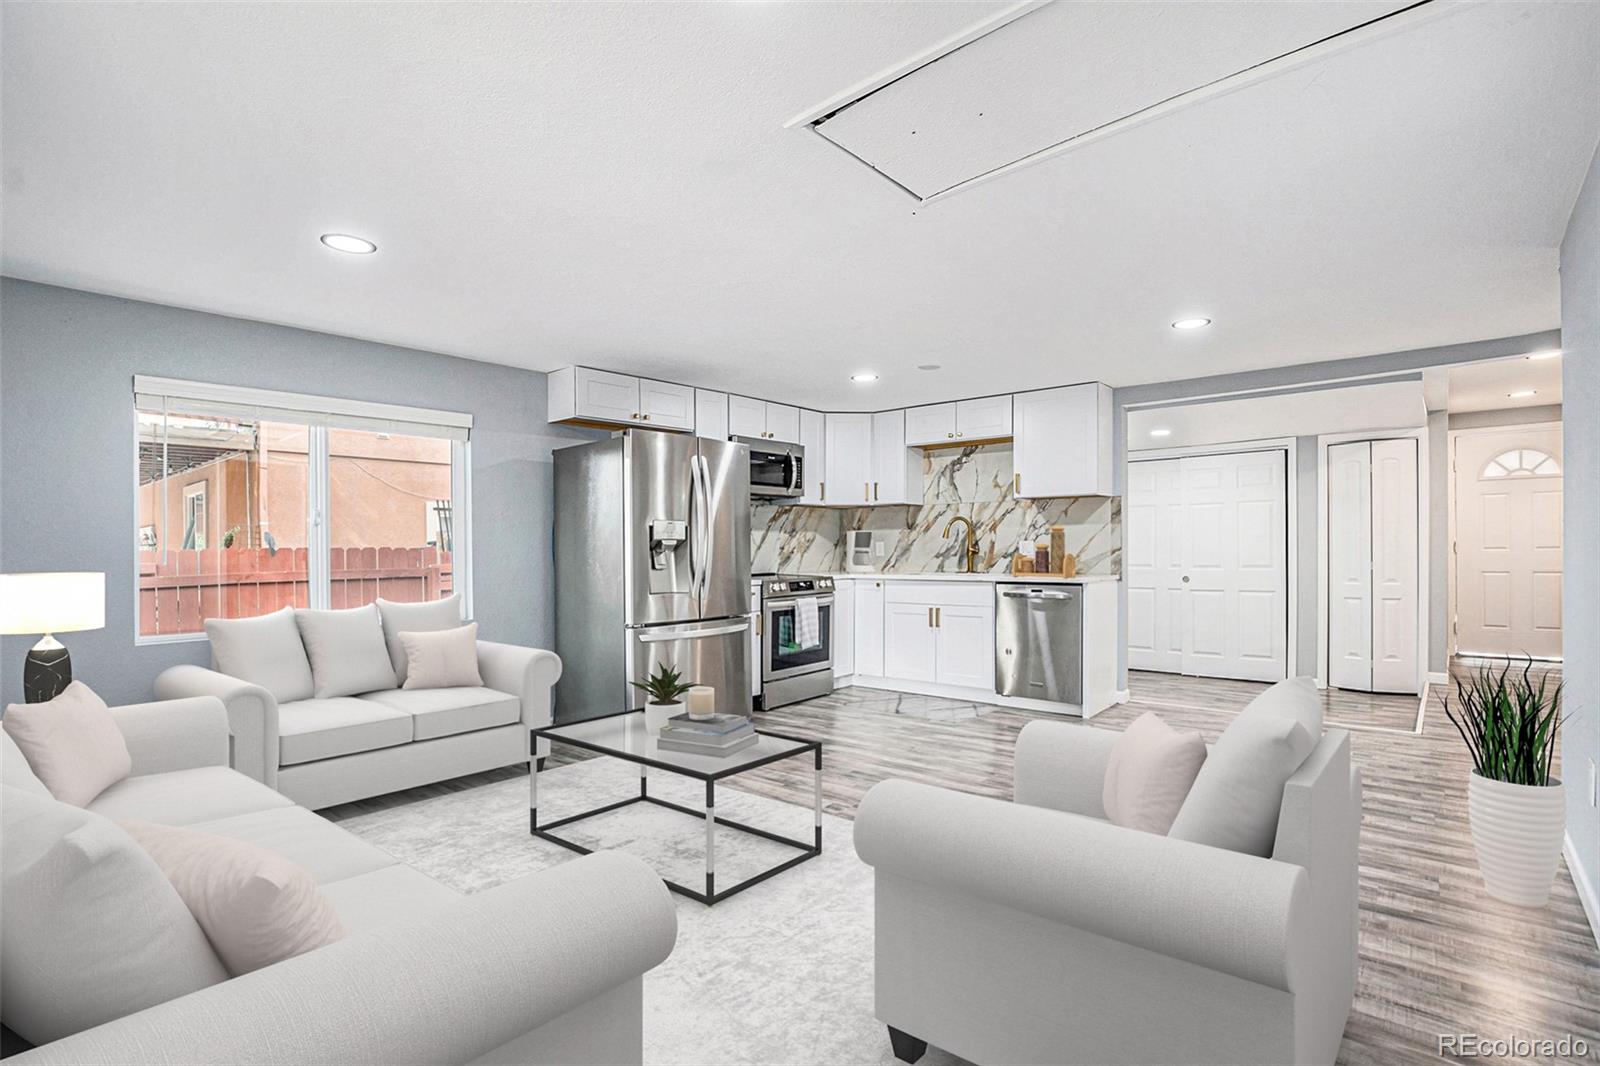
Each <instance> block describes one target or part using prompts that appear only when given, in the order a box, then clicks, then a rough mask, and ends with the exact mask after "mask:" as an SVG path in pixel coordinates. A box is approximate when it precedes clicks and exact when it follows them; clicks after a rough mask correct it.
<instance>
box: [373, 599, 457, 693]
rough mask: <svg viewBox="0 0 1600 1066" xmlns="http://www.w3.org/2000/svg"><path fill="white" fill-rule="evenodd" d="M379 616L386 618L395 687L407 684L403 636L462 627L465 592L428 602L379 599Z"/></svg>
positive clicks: (384, 621)
mask: <svg viewBox="0 0 1600 1066" xmlns="http://www.w3.org/2000/svg"><path fill="white" fill-rule="evenodd" d="M378 613H379V614H380V615H382V616H383V639H384V642H385V643H387V644H388V645H389V662H390V663H391V664H392V665H393V666H394V680H395V684H397V685H399V686H400V687H401V688H404V687H405V684H406V649H405V645H403V644H401V643H400V634H401V633H431V632H434V631H435V630H439V629H455V628H457V627H459V626H460V625H461V593H459V592H457V593H455V594H453V595H450V596H446V597H445V598H444V599H442V600H431V601H429V602H428V603H396V602H395V601H393V600H385V599H380V600H378Z"/></svg>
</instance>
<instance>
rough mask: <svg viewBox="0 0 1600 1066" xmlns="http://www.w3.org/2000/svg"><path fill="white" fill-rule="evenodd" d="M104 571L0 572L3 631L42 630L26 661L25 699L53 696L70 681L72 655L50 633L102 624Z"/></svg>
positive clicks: (34, 700) (0, 625)
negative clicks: (41, 634) (57, 572)
mask: <svg viewBox="0 0 1600 1066" xmlns="http://www.w3.org/2000/svg"><path fill="white" fill-rule="evenodd" d="M105 624H106V575H104V574H91V573H61V574H0V633H6V634H15V633H43V634H44V639H42V640H40V641H39V643H37V644H35V645H34V646H33V648H32V649H31V650H30V651H29V652H28V658H27V659H26V661H24V663H23V665H22V698H23V699H24V700H26V701H27V702H28V703H44V702H45V701H46V700H53V699H55V698H56V697H57V696H59V695H60V694H61V691H62V690H63V689H65V688H66V687H67V686H68V685H69V684H71V683H72V657H71V656H70V655H68V654H67V649H66V648H64V647H62V646H61V642H60V641H59V640H57V639H56V638H55V637H54V636H53V635H52V634H55V633H73V632H77V631H78V630H83V629H103V628H104V627H105Z"/></svg>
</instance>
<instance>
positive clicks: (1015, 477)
mask: <svg viewBox="0 0 1600 1066" xmlns="http://www.w3.org/2000/svg"><path fill="white" fill-rule="evenodd" d="M1011 487H1012V491H1013V493H1014V494H1015V495H1018V496H1020V495H1022V475H1021V474H1012V475H1011Z"/></svg>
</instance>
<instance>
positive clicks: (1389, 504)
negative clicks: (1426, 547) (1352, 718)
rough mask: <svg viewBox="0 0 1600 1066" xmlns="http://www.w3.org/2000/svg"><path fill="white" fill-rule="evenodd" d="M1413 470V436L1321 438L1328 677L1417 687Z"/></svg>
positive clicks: (1399, 688) (1339, 682)
mask: <svg viewBox="0 0 1600 1066" xmlns="http://www.w3.org/2000/svg"><path fill="white" fill-rule="evenodd" d="M1417 480H1418V472H1417V442H1416V440H1415V439H1414V438H1410V437H1405V438H1396V439H1393V440H1372V441H1355V442H1352V443H1349V444H1334V445H1331V446H1330V447H1329V448H1328V477H1327V485H1328V500H1327V505H1328V684H1330V685H1332V686H1334V687H1335V688H1347V689H1356V690H1359V691H1362V692H1417V691H1419V690H1420V687H1421V684H1422V675H1421V670H1420V659H1419V652H1420V633H1419V630H1420V618H1421V615H1420V595H1419V589H1418V582H1419V578H1418V574H1419V566H1420V564H1419V544H1418V523H1417V509H1418V496H1417V489H1418V484H1417Z"/></svg>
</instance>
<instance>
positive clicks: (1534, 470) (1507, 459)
mask: <svg viewBox="0 0 1600 1066" xmlns="http://www.w3.org/2000/svg"><path fill="white" fill-rule="evenodd" d="M1478 476H1479V477H1481V478H1485V479H1488V478H1497V477H1560V476H1561V464H1560V463H1558V462H1556V461H1555V458H1554V457H1553V456H1551V455H1550V454H1549V453H1548V452H1544V451H1540V450H1539V449H1538V448H1513V449H1511V450H1510V451H1508V452H1501V453H1500V454H1499V455H1497V456H1495V457H1494V458H1493V459H1490V460H1489V461H1488V462H1487V463H1485V464H1484V467H1483V471H1482V473H1480V474H1479V475H1478Z"/></svg>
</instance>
